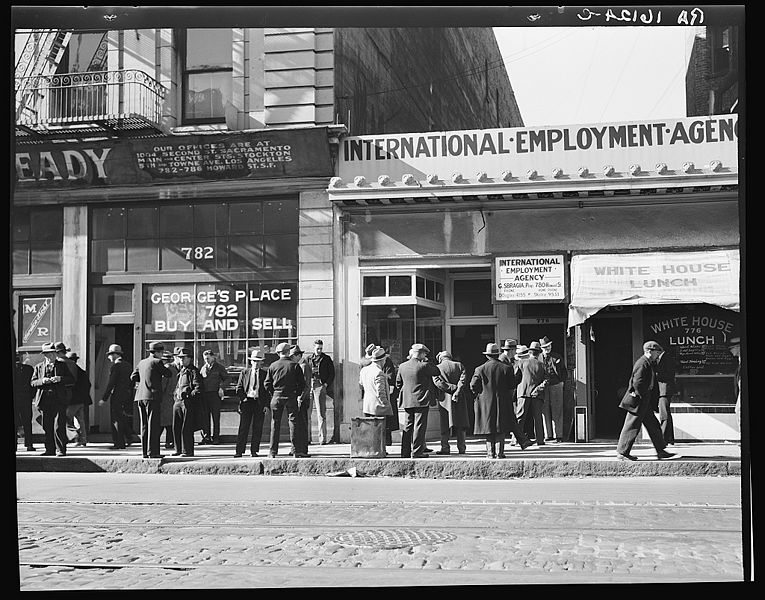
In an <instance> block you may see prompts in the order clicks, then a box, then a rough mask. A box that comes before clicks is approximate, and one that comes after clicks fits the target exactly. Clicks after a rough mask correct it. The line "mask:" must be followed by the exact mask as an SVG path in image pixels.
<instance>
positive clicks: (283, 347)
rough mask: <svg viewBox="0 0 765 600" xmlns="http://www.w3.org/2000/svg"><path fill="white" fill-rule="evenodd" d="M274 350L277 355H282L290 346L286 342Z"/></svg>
mask: <svg viewBox="0 0 765 600" xmlns="http://www.w3.org/2000/svg"><path fill="white" fill-rule="evenodd" d="M275 350H276V352H277V353H278V354H284V353H285V352H289V351H290V345H289V344H288V343H287V342H282V343H281V344H278V345H277V346H276V348H275Z"/></svg>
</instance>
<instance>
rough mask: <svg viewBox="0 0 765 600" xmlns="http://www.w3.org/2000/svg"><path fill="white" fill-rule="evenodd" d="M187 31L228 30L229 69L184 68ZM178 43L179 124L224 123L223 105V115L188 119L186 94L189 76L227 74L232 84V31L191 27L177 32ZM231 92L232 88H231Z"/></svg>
mask: <svg viewBox="0 0 765 600" xmlns="http://www.w3.org/2000/svg"><path fill="white" fill-rule="evenodd" d="M189 29H228V30H229V31H230V32H231V37H232V49H231V66H230V67H211V68H207V69H201V68H196V69H195V68H192V69H189V68H187V67H186V56H187V48H188V32H189ZM178 37H179V43H178V56H179V66H180V74H181V77H180V79H181V94H180V102H181V111H180V112H181V124H182V125H212V124H220V123H225V122H226V115H225V104H224V114H223V115H221V116H220V117H196V118H195V117H190V116H188V111H187V94H188V91H189V75H198V74H203V73H229V74H230V76H231V83H232V84H233V78H234V64H233V63H234V60H233V29H229V28H226V27H199V28H195V27H191V28H188V29H182V30H180V31H179V36H178ZM232 92H233V87H232Z"/></svg>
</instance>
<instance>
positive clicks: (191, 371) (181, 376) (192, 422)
mask: <svg viewBox="0 0 765 600" xmlns="http://www.w3.org/2000/svg"><path fill="white" fill-rule="evenodd" d="M175 352H176V354H175V356H176V358H177V360H178V361H179V364H178V378H177V382H176V384H175V389H174V390H173V440H174V444H173V445H174V446H175V452H173V456H194V432H195V431H196V428H197V425H196V422H197V415H196V412H197V411H198V410H200V408H201V404H202V401H201V396H202V376H201V375H200V374H199V369H197V368H196V366H194V354H193V353H192V352H191V351H190V350H188V349H186V348H179V347H176V349H175ZM157 446H159V439H157Z"/></svg>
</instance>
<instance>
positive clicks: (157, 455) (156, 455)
mask: <svg viewBox="0 0 765 600" xmlns="http://www.w3.org/2000/svg"><path fill="white" fill-rule="evenodd" d="M149 458H162V455H161V454H149Z"/></svg>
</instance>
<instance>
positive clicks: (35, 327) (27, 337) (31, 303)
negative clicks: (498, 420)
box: [18, 296, 54, 348]
mask: <svg viewBox="0 0 765 600" xmlns="http://www.w3.org/2000/svg"><path fill="white" fill-rule="evenodd" d="M53 300H54V297H53V296H35V297H24V296H22V297H20V298H19V307H18V313H19V319H20V321H19V323H20V328H19V333H20V336H19V337H20V338H21V339H20V340H19V342H20V343H19V346H20V347H24V348H26V347H35V346H40V345H42V344H46V343H50V342H53Z"/></svg>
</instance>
